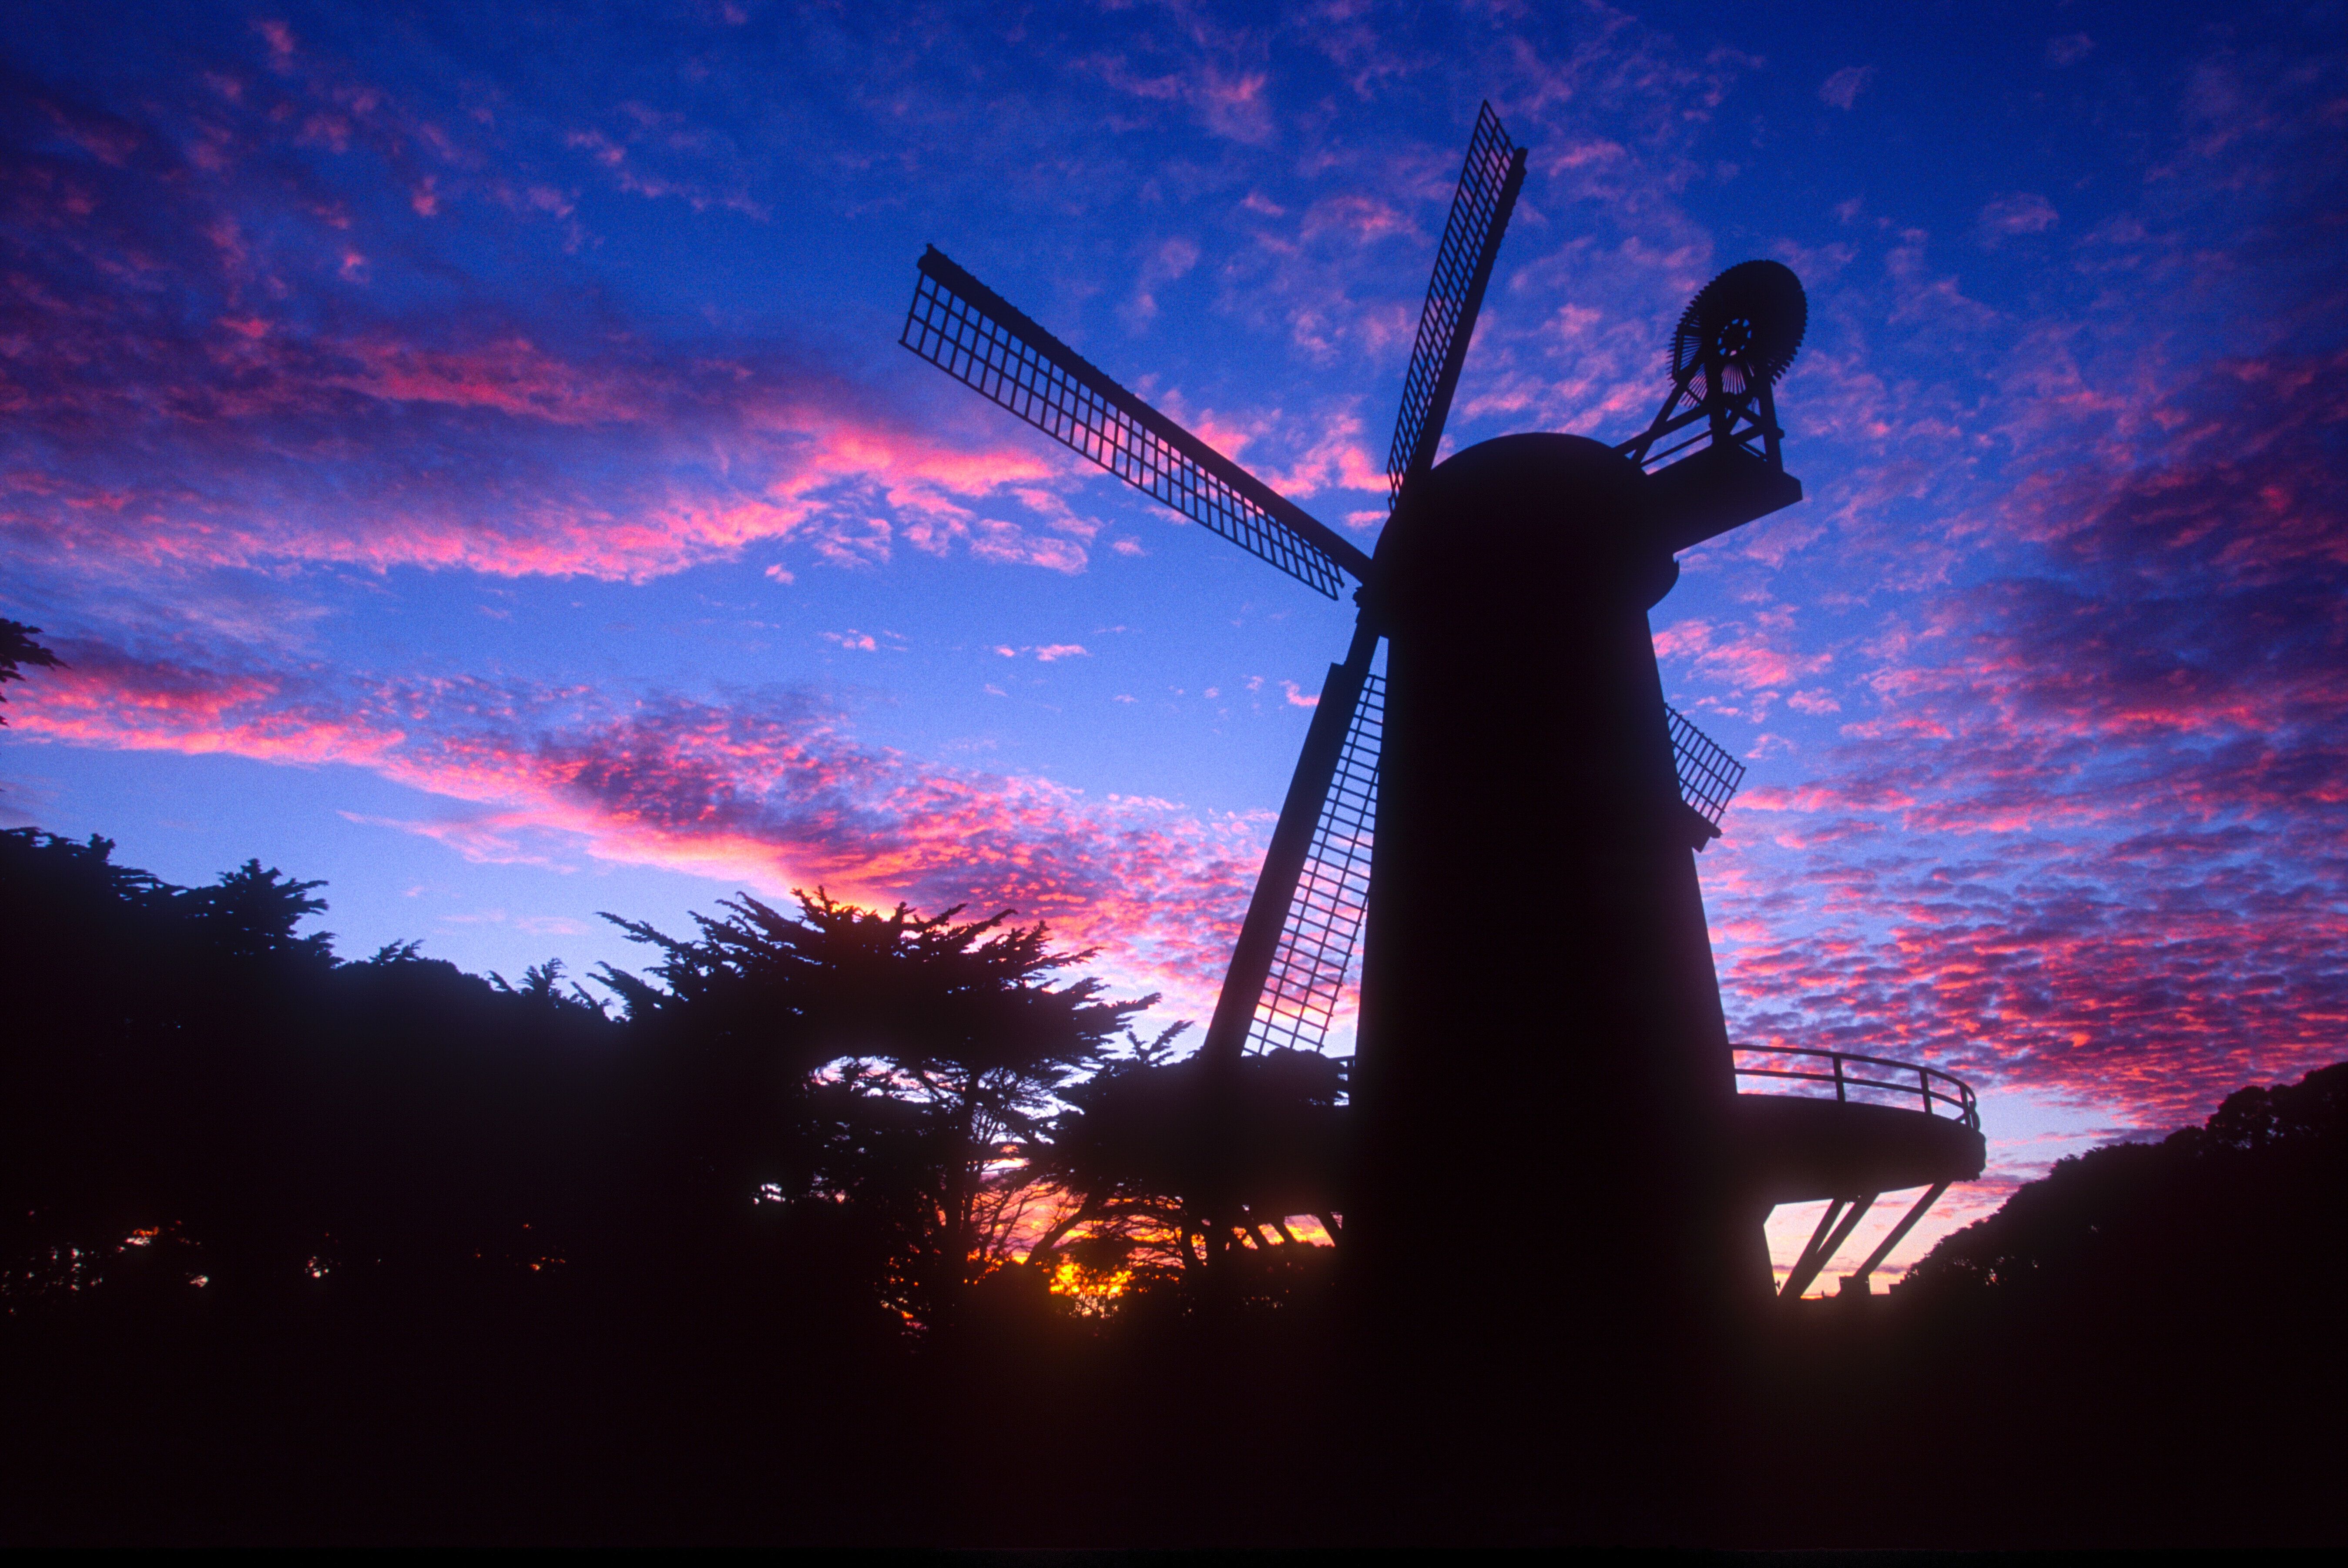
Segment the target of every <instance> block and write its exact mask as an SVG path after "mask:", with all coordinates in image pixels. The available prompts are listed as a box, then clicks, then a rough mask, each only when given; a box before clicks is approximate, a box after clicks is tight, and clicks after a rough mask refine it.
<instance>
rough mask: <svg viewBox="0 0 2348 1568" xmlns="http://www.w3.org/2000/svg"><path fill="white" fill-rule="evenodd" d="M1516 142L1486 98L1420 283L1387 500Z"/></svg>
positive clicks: (1421, 417) (1411, 452) (1433, 392)
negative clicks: (1430, 266) (1428, 272)
mask: <svg viewBox="0 0 2348 1568" xmlns="http://www.w3.org/2000/svg"><path fill="white" fill-rule="evenodd" d="M1516 156H1517V148H1516V145H1515V144H1514V143H1512V142H1511V141H1509V133H1508V132H1507V131H1505V130H1503V129H1502V128H1500V117H1499V116H1498V115H1496V114H1494V113H1493V112H1492V106H1491V105H1490V104H1486V105H1485V106H1484V109H1483V112H1482V113H1481V114H1479V115H1478V116H1477V117H1476V134H1475V136H1474V137H1473V138H1470V139H1469V141H1468V162H1467V165H1466V167H1465V168H1463V169H1461V170H1460V171H1459V189H1458V190H1457V191H1456V192H1455V193H1454V194H1453V196H1452V198H1451V216H1450V218H1449V219H1448V220H1446V221H1445V223H1444V225H1443V245H1442V248H1441V249H1440V250H1438V251H1437V252H1436V257H1435V275H1434V277H1433V278H1431V279H1429V280H1428V282H1427V285H1426V307H1425V308H1424V309H1422V310H1421V311H1420V312H1419V316H1418V342H1417V344H1416V346H1415V347H1414V348H1413V349H1412V350H1411V355H1410V374H1409V375H1407V376H1406V377H1405V378H1404V381H1403V385H1402V413H1401V415H1400V416H1399V417H1398V418H1397V419H1396V420H1395V434H1394V445H1393V446H1391V447H1390V448H1388V450H1387V453H1386V485H1387V490H1388V504H1389V505H1391V504H1392V503H1393V502H1394V501H1397V500H1400V499H1401V498H1402V486H1403V481H1404V480H1405V479H1406V478H1407V477H1409V476H1410V468H1411V463H1412V459H1413V458H1414V457H1415V456H1416V455H1417V452H1418V444H1419V438H1420V436H1422V435H1423V434H1424V433H1425V431H1426V422H1427V415H1428V414H1429V413H1430V411H1432V409H1433V408H1434V405H1435V402H1436V396H1437V388H1438V386H1439V384H1441V381H1442V378H1443V367H1444V365H1445V364H1446V363H1447V362H1448V360H1449V359H1450V357H1451V344H1452V341H1453V339H1455V338H1456V337H1457V336H1458V333H1459V323H1460V318H1461V316H1462V315H1463V314H1464V313H1465V312H1466V310H1467V308H1468V291H1469V288H1470V285H1471V284H1472V282H1474V279H1475V274H1476V264H1477V262H1478V260H1480V259H1481V257H1482V256H1483V253H1484V242H1485V240H1486V239H1487V237H1488V236H1489V235H1490V233H1491V231H1492V225H1493V224H1494V222H1495V221H1497V220H1498V217H1499V214H1500V208H1501V205H1502V202H1503V200H1504V197H1505V194H1506V191H1507V187H1508V182H1509V169H1510V166H1511V165H1512V164H1513V163H1514V161H1515V159H1516Z"/></svg>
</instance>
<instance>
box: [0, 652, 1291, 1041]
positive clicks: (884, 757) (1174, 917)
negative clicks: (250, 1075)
mask: <svg viewBox="0 0 2348 1568" xmlns="http://www.w3.org/2000/svg"><path fill="white" fill-rule="evenodd" d="M65 656H66V657H67V659H68V660H69V661H70V664H71V668H70V669H69V670H68V671H61V672H58V678H57V679H56V680H53V681H47V680H45V681H44V682H42V685H41V690H40V692H39V693H38V695H37V699H36V698H35V697H34V696H33V695H32V694H30V693H28V694H27V695H26V697H25V698H22V699H20V700H19V704H18V705H20V706H21V708H22V712H21V714H18V713H15V712H12V714H11V719H12V724H11V733H14V734H16V735H18V736H20V737H21V738H24V739H48V740H57V741H64V742H68V743H75V744H80V745H96V746H111V747H122V748H133V749H155V750H170V751H178V752H183V753H211V752H221V753H232V754H236V755H242V756H251V757H256V758H261V759H264V760H270V761H298V762H304V763H324V762H339V763H348V764H356V765H359V766H364V767H367V768H370V769H373V770H374V771H376V773H379V774H382V775H384V776H385V777H386V778H390V779H393V780H396V781H397V782H399V783H401V784H407V785H410V786H412V787H415V788H417V789H421V790H426V791H428V792H430V793H432V794H438V795H441V796H444V797H447V798H448V799H450V800H452V801H456V802H461V803H465V804H467V805H469V806H473V807H478V808H479V809H478V810H473V811H468V812H465V813H463V814H461V815H458V816H457V817H455V818H454V819H453V820H449V821H443V822H438V823H429V824H415V825H410V826H412V827H413V829H414V830H415V831H417V832H420V833H425V834H427V835H431V836H433V837H436V838H438V839H439V840H441V841H442V842H444V843H448V844H449V845H451V846H452V847H454V848H457V849H458V851H459V852H461V853H464V854H466V855H469V856H474V857H476V858H481V859H488V860H513V861H530V862H547V861H551V860H554V859H557V858H560V857H563V856H576V855H578V854H580V853H584V854H587V855H590V856H596V857H599V858H602V859H608V860H615V861H624V862H629V863H634V864H644V865H657V866H666V867H669V868H672V869H677V870H684V871H689V872H692V873H695V874H697V875H700V876H711V877H716V878H720V879H723V880H726V881H732V882H736V883H737V884H741V885H745V886H750V887H753V888H755V889H757V890H759V891H761V892H764V893H767V894H778V893H781V892H783V891H785V890H787V889H788V888H790V887H794V886H817V885H822V886H827V887H829V889H830V890H831V891H832V892H833V893H834V894H835V895H837V896H839V897H848V898H851V899H857V900H860V901H864V902H870V903H880V904H887V903H890V902H893V901H895V900H897V899H900V898H902V899H906V900H909V901H911V902H912V903H914V904H915V905H917V906H919V907H923V908H932V909H934V908H939V907H944V906H946V905H949V904H958V903H965V902H966V903H970V904H973V905H974V906H983V907H985V908H987V909H988V910H990V911H991V910H993V909H995V908H1002V907H1008V908H1014V909H1016V910H1018V911H1019V912H1020V913H1021V915H1022V916H1023V917H1026V918H1029V919H1036V918H1041V919H1046V920H1049V921H1050V922H1051V923H1052V925H1053V927H1055V929H1056V930H1057V931H1058V932H1059V933H1060V934H1061V936H1062V938H1063V939H1065V940H1068V941H1072V942H1076V943H1079V944H1085V945H1094V944H1097V945H1099V946H1101V947H1102V948H1104V949H1105V963H1106V966H1107V969H1108V971H1109V972H1110V973H1112V974H1114V975H1116V976H1117V978H1118V979H1120V980H1121V981H1122V982H1123V983H1127V984H1133V985H1141V986H1146V987H1148V988H1150V989H1163V990H1166V991H1167V992H1169V997H1170V999H1169V1004H1168V1005H1169V1007H1177V1008H1181V1009H1187V1010H1189V1011H1193V1012H1199V1011H1201V1010H1202V1009H1205V1008H1206V1007H1208V1006H1209V1005H1210V1003H1211V1000H1212V997H1213V992H1214V989H1215V987H1216V985H1217V984H1218V983H1219V982H1220V975H1221V968H1222V965H1223V963H1224V961H1225V960H1226V959H1227V958H1228V957H1229V952H1230V943H1231V941H1232V940H1233V939H1234V938H1236V936H1237V931H1238V921H1239V918H1240V916H1241V913H1243V911H1244V907H1245V902H1246V898H1247V897H1248V894H1249V892H1250V890H1251V888H1252V886H1253V883H1254V874H1255V867H1256V864H1257V860H1258V856H1260V854H1261V848H1262V834H1263V832H1264V831H1265V829H1266V826H1267V824H1266V823H1264V822H1263V821H1261V820H1259V819H1258V818H1256V817H1221V818H1201V817H1199V816H1197V815H1193V814H1190V813H1187V812H1185V811H1183V810H1182V809H1181V808H1180V807H1179V806H1176V805H1173V804H1169V803H1167V802H1163V801H1156V800H1139V799H1126V798H1121V797H1117V796H1110V797H1107V798H1106V799H1096V798H1093V797H1089V796H1086V795H1085V794H1082V793H1080V792H1077V791H1075V790H1070V789H1067V788H1065V787H1063V786H1061V785H1057V784H1050V783H1048V782H1045V781H1042V780H1037V779H1023V778H1017V777H1011V776H1004V775H997V774H977V773H971V772H965V771H960V770H953V769H942V768H931V767H921V766H916V765H915V764H912V763H911V762H909V761H908V760H907V759H906V758H905V757H903V756H902V755H901V754H900V753H896V752H893V751H889V750H885V749H880V748H874V747H870V746H867V745H865V744H863V743H860V742H859V741H857V740H856V739H855V737H854V736H853V735H852V733H850V732H849V730H848V728H847V726H846V723H845V721H844V720H843V718H842V717H841V715H839V713H838V712H833V711H830V710H829V709H826V708H824V707H823V706H821V705H820V704H819V703H818V702H815V701H814V700H813V699H811V698H809V697H808V696H806V695H804V694H801V693H789V692H768V693H765V694H761V695H759V696H757V697H755V698H752V699H749V700H746V701H744V702H738V703H735V704H731V705H728V706H725V707H719V706H716V705H714V704H710V703H706V702H693V701H689V700H686V699H683V698H653V699H646V700H644V701H641V702H636V703H634V704H633V705H615V704H606V703H600V702H597V701H596V700H592V699H589V698H586V697H584V696H582V694H580V693H578V692H544V691H533V690H527V689H518V688H510V687H498V686H492V685H489V684H488V683H486V682H472V681H448V682H405V683H382V684H377V685H375V686H371V687H370V686H364V685H359V684H355V683H353V684H345V685H333V686H329V685H325V684H321V683H318V682H312V681H308V680H304V679H298V678H294V677H291V676H285V675H279V674H269V673H257V672H240V671H225V670H213V669H204V668H198V667H191V666H187V665H181V664H175V663H170V662H165V661H139V660H134V659H130V658H128V657H125V656H123V655H121V654H119V653H117V652H115V651H110V650H108V649H106V648H104V647H99V646H94V645H87V644H69V645H67V647H66V649H65Z"/></svg>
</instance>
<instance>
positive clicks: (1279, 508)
mask: <svg viewBox="0 0 2348 1568" xmlns="http://www.w3.org/2000/svg"><path fill="white" fill-rule="evenodd" d="M898 341H899V342H900V343H903V344H904V345H905V347H907V348H909V349H911V350H912V351H913V352H914V353H915V354H919V355H921V356H922V358H923V359H925V360H927V361H929V362H930V363H931V364H934V365H936V366H937V367H938V368H939V369H940V370H942V371H944V372H945V373H946V374H948V375H951V376H953V378H954V379H955V380H956V381H959V382H961V383H962V384H963V385H965V386H967V387H970V388H972V389H973V391H975V392H977V393H978V394H979V395H981V396H983V397H984V398H986V399H987V401H989V402H990V403H993V404H994V405H997V406H998V407H1001V408H1005V409H1008V410H1009V411H1010V412H1012V413H1013V414H1015V415H1018V416H1019V417H1020V418H1022V419H1024V420H1025V421H1026V422H1027V423H1028V424H1030V425H1034V426H1035V428H1036V429H1038V430H1041V431H1042V432H1043V433H1044V434H1045V435H1046V436H1050V437H1052V439H1054V440H1055V441H1057V442H1060V443H1061V444H1062V445H1064V446H1067V447H1069V448H1070V449H1071V450H1073V451H1075V452H1076V453H1078V454H1080V455H1081V456H1084V457H1086V458H1088V459H1089V460H1091V461H1092V462H1095V463H1097V464H1099V465H1100V466H1102V467H1104V468H1106V469H1107V470H1108V471H1109V472H1110V473H1112V474H1114V475H1116V476H1117V477H1118V478H1120V479H1123V480H1124V481H1125V482H1126V483H1127V484H1128V485H1131V486H1132V487H1134V488H1136V489H1138V490H1139V491H1141V492H1142V493H1144V494H1145V495H1148V496H1150V497H1154V498H1155V499H1157V500H1159V501H1163V502H1164V503H1165V504H1166V505H1168V506H1169V507H1173V508H1174V509H1175V510H1176V511H1178V512H1179V513H1181V514H1182V515H1183V516H1184V517H1186V518H1189V519H1190V520H1191V521H1192V522H1195V523H1199V524H1200V525H1202V526H1204V527H1205V528H1208V529H1210V530H1211V531H1212V532H1214V533H1218V534H1220V535H1221V536H1222V537H1223V538H1227V539H1229V540H1231V542H1232V543H1233V544H1235V545H1237V546H1239V547H1240V548H1241V549H1243V550H1246V551H1247V552H1248V553H1249V554H1251V555H1252V556H1255V557H1257V558H1258V559H1262V560H1265V561H1269V562H1270V563H1271V564H1272V565H1273V566H1276V567H1278V568H1279V569H1281V570H1282V571H1284V572H1286V573H1287V574H1288V575H1289V576H1291V577H1292V578H1294V579H1297V580H1298V581H1299V582H1302V583H1303V584H1305V585H1306V586H1307V587H1309V588H1312V589H1316V590H1317V591H1319V592H1321V593H1323V594H1325V595H1327V596H1328V597H1329V598H1331V599H1334V598H1336V597H1337V595H1338V590H1339V589H1341V588H1342V587H1343V586H1344V576H1343V575H1342V573H1341V570H1340V566H1339V562H1340V560H1344V566H1345V569H1348V570H1352V571H1353V572H1354V575H1356V576H1361V575H1364V574H1365V572H1366V570H1367V568H1368V564H1369V563H1368V560H1367V558H1365V557H1364V556H1362V554H1361V552H1360V551H1359V550H1358V549H1354V548H1353V547H1351V546H1350V545H1346V544H1344V542H1343V541H1342V540H1335V541H1316V539H1315V538H1313V534H1314V533H1315V531H1318V532H1320V533H1323V534H1325V533H1326V532H1327V529H1326V528H1323V525H1321V524H1320V523H1319V522H1318V521H1316V520H1315V519H1313V518H1310V517H1308V516H1306V515H1305V514H1304V513H1303V511H1302V510H1301V509H1300V508H1299V507H1296V506H1295V504H1294V503H1293V502H1291V501H1289V500H1287V499H1286V498H1284V497H1282V496H1280V495H1279V494H1278V493H1277V492H1275V491H1273V490H1272V488H1271V487H1268V486H1266V485H1264V484H1263V483H1262V481H1261V480H1259V479H1257V478H1255V477H1254V476H1252V475H1251V474H1249V473H1248V472H1247V471H1246V470H1245V469H1242V468H1241V467H1240V466H1238V465H1237V464H1234V463H1232V462H1231V460H1230V459H1229V458H1226V457H1224V456H1222V455H1221V454H1220V453H1218V452H1216V451H1215V450H1214V449H1213V448H1212V447H1210V446H1207V445H1206V444H1205V443H1204V442H1202V441H1200V440H1199V438H1198V437H1196V436H1192V435H1190V434H1189V432H1188V431H1186V430H1184V429H1182V428H1181V427H1180V426H1179V425H1176V424H1175V423H1174V422H1173V421H1172V420H1170V419H1168V418H1167V417H1166V416H1165V415H1162V414H1159V412H1158V411H1157V410H1156V409H1153V408H1151V407H1150V406H1149V405H1148V404H1146V403H1144V402H1142V401H1141V399H1139V398H1138V397H1136V396H1134V395H1132V394H1131V393H1129V392H1128V391H1126V390H1125V388H1123V387H1121V386H1119V385H1118V384H1117V383H1116V382H1114V381H1112V380H1110V379H1109V378H1108V377H1107V375H1105V374H1102V373H1101V372H1100V371H1099V370H1098V369H1097V368H1095V367H1094V366H1093V365H1092V364H1089V363H1087V362H1086V360H1085V359H1084V358H1082V357H1081V356H1080V355H1078V354H1076V352H1075V351H1074V350H1073V349H1070V348H1069V347H1068V346H1067V345H1066V343H1061V342H1060V341H1059V340H1058V339H1057V338H1055V337H1053V336H1052V335H1051V334H1050V333H1047V332H1045V331H1044V329H1043V328H1041V327H1039V326H1037V325H1036V324H1035V323H1034V322H1032V321H1030V320H1029V319H1028V318H1027V317H1026V316H1025V315H1024V314H1023V313H1020V312H1018V311H1017V310H1015V309H1014V308H1012V307H1011V306H1010V305H1009V304H1007V303H1005V302H1004V300H1003V299H1002V297H1001V296H1000V295H998V294H995V293H994V292H993V291H992V290H990V289H988V288H986V286H985V285H984V284H983V283H980V282H978V280H976V279H975V278H973V277H972V276H971V275H970V274H969V273H968V272H963V270H962V269H961V268H960V267H958V266H956V265H955V264H954V263H953V261H951V260H949V259H948V258H947V257H945V256H944V255H943V254H942V253H941V252H939V251H937V250H935V249H934V248H932V250H931V251H929V252H928V254H926V255H924V256H923V257H922V261H921V272H920V276H919V277H918V278H917V280H916V281H915V283H914V288H913V302H912V304H911V307H910V308H909V309H908V310H907V311H906V313H905V330H904V332H903V333H902V334H901V336H900V337H899V339H898ZM1324 547H1325V548H1324ZM1349 554H1350V556H1351V557H1352V559H1344V558H1345V557H1346V556H1347V555H1349Z"/></svg>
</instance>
